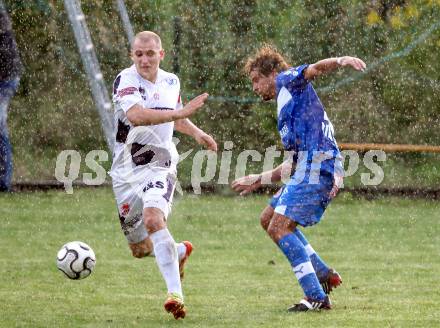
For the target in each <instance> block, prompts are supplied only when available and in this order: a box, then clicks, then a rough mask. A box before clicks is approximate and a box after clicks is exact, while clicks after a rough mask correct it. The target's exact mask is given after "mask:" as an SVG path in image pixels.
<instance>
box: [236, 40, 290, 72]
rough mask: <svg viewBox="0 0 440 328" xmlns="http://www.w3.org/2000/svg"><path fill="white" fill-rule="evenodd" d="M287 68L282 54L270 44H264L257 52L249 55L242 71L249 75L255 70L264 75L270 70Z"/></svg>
mask: <svg viewBox="0 0 440 328" xmlns="http://www.w3.org/2000/svg"><path fill="white" fill-rule="evenodd" d="M288 68H289V65H288V64H287V63H286V61H285V59H284V58H283V56H282V55H281V54H280V53H279V51H278V50H277V49H276V48H275V47H274V46H272V45H270V44H264V45H263V46H262V47H261V48H260V49H258V50H257V52H256V53H255V54H254V55H253V56H251V57H249V58H248V59H247V61H246V64H245V66H244V72H245V73H246V74H247V75H249V74H250V73H251V72H252V71H254V70H257V71H258V72H260V73H261V74H263V75H264V76H269V74H270V73H272V72H274V71H275V72H281V71H284V70H286V69H288Z"/></svg>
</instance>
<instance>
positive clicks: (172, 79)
mask: <svg viewBox="0 0 440 328" xmlns="http://www.w3.org/2000/svg"><path fill="white" fill-rule="evenodd" d="M165 81H166V82H167V83H168V84H169V85H175V84H177V79H175V78H173V77H169V78H167V79H165Z"/></svg>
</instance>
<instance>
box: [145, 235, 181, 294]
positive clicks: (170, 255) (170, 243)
mask: <svg viewBox="0 0 440 328" xmlns="http://www.w3.org/2000/svg"><path fill="white" fill-rule="evenodd" d="M150 238H151V241H152V242H153V246H154V253H155V255H156V262H157V265H158V267H159V270H160V272H161V273H162V276H163V278H164V280H165V283H166V285H167V288H168V293H177V294H179V295H181V296H183V294H182V286H181V282H180V274H179V261H178V254H177V248H176V244H175V242H174V239H173V237H172V236H171V234H170V232H169V231H168V229H162V230H159V231H156V232H154V233H152V234H150Z"/></svg>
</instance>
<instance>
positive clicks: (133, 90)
mask: <svg viewBox="0 0 440 328" xmlns="http://www.w3.org/2000/svg"><path fill="white" fill-rule="evenodd" d="M113 102H114V103H115V105H118V106H119V107H120V108H121V109H122V110H123V111H124V112H125V113H126V112H127V111H128V110H129V109H130V108H131V107H133V106H134V105H136V104H139V105H140V106H142V102H143V100H142V95H141V93H140V91H139V81H138V79H137V77H136V76H135V75H134V74H132V73H131V72H130V71H129V70H125V71H123V72H121V74H119V75H118V76H117V77H116V79H115V82H114V84H113Z"/></svg>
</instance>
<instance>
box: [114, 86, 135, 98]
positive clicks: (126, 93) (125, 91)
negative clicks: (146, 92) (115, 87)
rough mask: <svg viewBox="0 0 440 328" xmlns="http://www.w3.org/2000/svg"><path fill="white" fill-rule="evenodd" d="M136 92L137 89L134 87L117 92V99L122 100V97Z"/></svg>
mask: <svg viewBox="0 0 440 328" xmlns="http://www.w3.org/2000/svg"><path fill="white" fill-rule="evenodd" d="M136 91H138V89H137V88H135V87H128V88H124V89H121V90H119V91H118V97H120V98H122V97H124V96H128V95H132V94H134V93H135V92H136Z"/></svg>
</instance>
